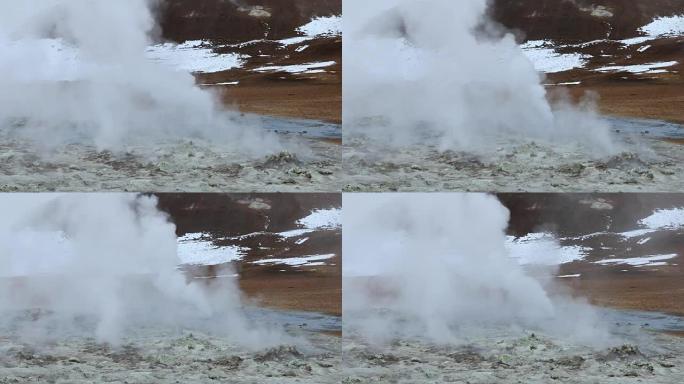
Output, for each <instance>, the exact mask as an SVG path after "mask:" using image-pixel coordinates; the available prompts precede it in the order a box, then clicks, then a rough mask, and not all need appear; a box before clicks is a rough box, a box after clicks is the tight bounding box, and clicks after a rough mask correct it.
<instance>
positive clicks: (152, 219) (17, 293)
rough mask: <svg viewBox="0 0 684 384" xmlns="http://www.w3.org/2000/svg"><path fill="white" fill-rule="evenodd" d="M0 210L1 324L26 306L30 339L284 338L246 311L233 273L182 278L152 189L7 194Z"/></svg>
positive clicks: (22, 329) (22, 331)
mask: <svg viewBox="0 0 684 384" xmlns="http://www.w3.org/2000/svg"><path fill="white" fill-rule="evenodd" d="M0 210H1V211H2V212H3V219H2V220H1V221H0V285H1V289H0V325H5V326H7V324H3V323H9V326H10V327H13V326H16V325H12V324H13V320H12V319H13V317H16V316H19V318H21V316H28V317H29V320H28V321H23V322H19V323H18V324H20V325H19V329H18V330H17V332H18V334H19V336H20V337H21V338H23V339H25V340H26V341H29V342H35V343H37V344H40V343H42V342H45V341H49V340H51V339H58V338H61V337H68V336H71V335H81V336H83V335H85V336H88V337H90V336H94V337H95V338H96V339H97V340H98V341H100V342H109V343H112V344H117V343H120V342H122V340H123V339H124V338H125V337H127V336H130V334H131V333H132V332H135V331H137V330H140V329H143V328H146V327H150V328H153V329H159V328H161V329H169V328H170V329H179V330H180V329H184V328H185V329H190V330H198V331H203V332H209V333H212V334H218V335H221V336H225V337H227V338H229V339H231V340H234V341H235V342H236V343H239V344H244V345H245V346H246V347H253V348H260V347H263V346H267V345H271V344H274V343H277V342H278V341H280V340H282V339H283V336H281V334H280V332H279V331H278V330H277V329H276V330H265V329H262V328H260V327H259V326H255V325H253V324H251V323H250V322H249V321H248V320H247V318H246V316H245V312H244V310H243V309H242V302H241V297H240V293H239V289H238V288H237V286H236V285H235V282H234V280H233V279H217V280H211V281H209V284H206V283H205V282H202V283H201V284H199V283H188V282H187V281H186V278H185V277H184V275H183V274H182V273H181V272H179V271H178V269H177V265H178V263H179V259H178V256H177V252H176V251H177V250H176V247H177V246H176V244H177V243H176V235H175V226H174V225H173V224H172V223H170V222H169V221H168V218H167V216H166V215H165V214H163V213H162V212H160V211H159V210H158V209H157V206H156V199H155V198H152V197H142V196H135V195H123V194H117V195H102V194H98V195H63V196H54V195H45V194H41V195H14V196H9V195H8V196H4V197H3V198H2V199H0ZM22 314H23V315H22ZM15 320H16V319H15ZM3 328H4V327H3Z"/></svg>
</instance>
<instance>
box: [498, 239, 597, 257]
mask: <svg viewBox="0 0 684 384" xmlns="http://www.w3.org/2000/svg"><path fill="white" fill-rule="evenodd" d="M506 249H507V250H508V254H509V256H510V257H512V258H514V259H516V260H517V261H518V263H519V264H521V265H560V264H567V263H572V262H574V261H577V260H582V259H584V258H585V257H586V256H587V253H588V252H589V248H586V247H581V246H577V245H571V246H561V245H560V244H559V243H558V239H556V238H555V237H554V236H553V235H552V234H549V233H530V234H527V235H525V236H523V237H518V238H516V237H514V236H508V237H507V239H506Z"/></svg>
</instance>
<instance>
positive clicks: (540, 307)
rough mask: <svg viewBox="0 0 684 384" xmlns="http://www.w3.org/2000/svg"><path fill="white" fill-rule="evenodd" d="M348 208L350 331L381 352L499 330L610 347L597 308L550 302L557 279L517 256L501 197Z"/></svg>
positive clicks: (347, 200)
mask: <svg viewBox="0 0 684 384" xmlns="http://www.w3.org/2000/svg"><path fill="white" fill-rule="evenodd" d="M344 207H345V211H344V227H345V232H344V236H343V247H344V254H345V263H344V266H343V268H344V281H345V286H344V292H345V295H344V297H343V300H344V310H345V328H346V329H355V330H357V331H360V332H361V334H363V335H364V336H366V337H367V338H369V339H372V340H375V341H378V342H383V341H388V340H391V339H392V338H394V337H420V338H427V339H429V340H431V341H435V342H439V343H458V342H464V341H466V340H467V339H468V337H470V336H473V335H475V334H478V333H479V334H482V333H485V334H486V333H487V332H492V330H493V329H534V330H542V331H546V332H549V333H552V334H554V335H563V336H566V335H572V337H574V338H576V339H578V340H580V341H582V342H587V343H592V344H597V343H603V342H606V341H607V340H608V336H607V332H605V330H604V329H603V328H602V327H601V325H600V322H599V321H597V317H596V314H595V313H594V311H593V310H592V308H591V307H590V306H588V305H586V304H584V303H582V302H581V301H575V300H571V299H569V298H565V297H560V296H552V295H550V294H549V293H547V290H546V289H545V285H547V284H549V280H550V279H549V278H548V277H550V276H552V274H551V273H547V274H546V275H544V274H541V275H540V276H535V277H534V278H533V277H531V276H530V275H529V274H528V272H526V271H525V270H523V269H522V267H520V266H519V265H518V264H517V263H516V262H515V261H514V260H513V259H512V258H511V257H509V256H508V254H507V251H506V248H505V229H506V227H507V224H508V218H509V213H508V210H507V209H506V208H505V207H504V206H503V205H501V204H500V203H499V202H498V201H497V200H496V198H495V197H493V196H488V195H472V194H429V195H428V194H417V195H416V194H407V195H404V194H398V195H363V194H358V195H357V194H354V195H345V197H344ZM546 272H554V271H546ZM536 273H541V272H536ZM347 327H349V328H347Z"/></svg>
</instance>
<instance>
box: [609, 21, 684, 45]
mask: <svg viewBox="0 0 684 384" xmlns="http://www.w3.org/2000/svg"><path fill="white" fill-rule="evenodd" d="M639 32H641V33H642V34H644V36H639V37H634V38H631V39H625V40H620V43H622V44H624V45H639V44H643V43H645V42H647V41H651V40H655V39H659V38H664V37H671V36H681V35H684V15H678V16H667V17H657V18H655V19H654V20H653V21H652V22H650V23H649V24H647V25H644V26H643V27H641V28H639ZM648 48H650V45H649V46H648ZM648 48H645V49H644V50H646V49H648ZM640 51H641V50H640ZM641 52H643V51H641Z"/></svg>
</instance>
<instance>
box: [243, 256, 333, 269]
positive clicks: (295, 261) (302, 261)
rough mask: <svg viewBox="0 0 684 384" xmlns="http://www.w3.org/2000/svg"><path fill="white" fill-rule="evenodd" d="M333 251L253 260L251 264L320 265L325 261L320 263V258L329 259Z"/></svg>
mask: <svg viewBox="0 0 684 384" xmlns="http://www.w3.org/2000/svg"><path fill="white" fill-rule="evenodd" d="M335 256H336V255H335V254H334V253H329V254H326V255H312V256H302V257H290V258H287V259H264V260H258V261H253V262H252V264H259V265H266V264H284V265H289V266H291V267H308V266H321V265H325V263H321V262H320V261H322V260H329V259H332V258H333V257H335Z"/></svg>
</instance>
